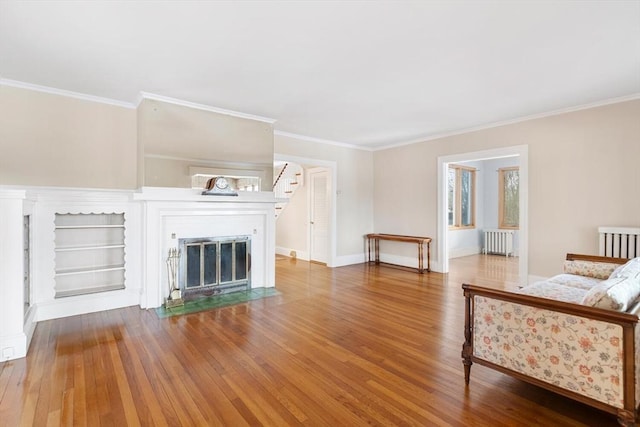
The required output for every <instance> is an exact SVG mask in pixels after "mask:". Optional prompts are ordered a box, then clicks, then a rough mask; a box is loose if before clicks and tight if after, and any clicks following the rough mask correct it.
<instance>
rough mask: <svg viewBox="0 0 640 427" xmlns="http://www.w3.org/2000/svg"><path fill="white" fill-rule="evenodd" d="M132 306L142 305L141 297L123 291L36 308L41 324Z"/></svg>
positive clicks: (78, 297) (55, 302)
mask: <svg viewBox="0 0 640 427" xmlns="http://www.w3.org/2000/svg"><path fill="white" fill-rule="evenodd" d="M132 305H140V295H139V294H136V293H134V292H127V291H126V290H121V291H111V292H101V293H95V294H90V295H78V296H73V297H66V298H59V299H56V300H53V301H47V302H43V303H38V304H36V307H35V308H36V310H37V311H36V314H37V316H36V319H37V320H38V321H39V322H40V321H42V320H49V319H58V318H62V317H69V316H77V315H78V314H87V313H95V312H97V311H104V310H113V309H116V308H123V307H130V306H132Z"/></svg>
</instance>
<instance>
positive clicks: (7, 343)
mask: <svg viewBox="0 0 640 427" xmlns="http://www.w3.org/2000/svg"><path fill="white" fill-rule="evenodd" d="M27 347H28V346H27V336H26V335H25V334H24V333H19V334H13V335H6V336H3V337H0V362H4V361H7V360H13V359H19V358H21V357H25V356H26V355H27Z"/></svg>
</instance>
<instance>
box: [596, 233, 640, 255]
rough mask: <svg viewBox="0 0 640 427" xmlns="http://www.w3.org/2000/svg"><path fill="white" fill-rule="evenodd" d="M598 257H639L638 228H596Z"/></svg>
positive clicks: (639, 237) (639, 234)
mask: <svg viewBox="0 0 640 427" xmlns="http://www.w3.org/2000/svg"><path fill="white" fill-rule="evenodd" d="M598 233H600V255H601V256H609V257H614V258H636V257H640V228H633V227H598Z"/></svg>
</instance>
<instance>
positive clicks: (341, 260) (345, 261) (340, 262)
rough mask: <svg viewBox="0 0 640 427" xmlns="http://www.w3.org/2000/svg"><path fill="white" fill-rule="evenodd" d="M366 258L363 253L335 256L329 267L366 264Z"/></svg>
mask: <svg viewBox="0 0 640 427" xmlns="http://www.w3.org/2000/svg"><path fill="white" fill-rule="evenodd" d="M366 261H367V259H366V256H365V254H364V253H361V254H353V255H342V256H337V257H336V259H335V262H334V263H333V265H330V266H329V267H344V266H345V265H354V264H362V263H364V262H366Z"/></svg>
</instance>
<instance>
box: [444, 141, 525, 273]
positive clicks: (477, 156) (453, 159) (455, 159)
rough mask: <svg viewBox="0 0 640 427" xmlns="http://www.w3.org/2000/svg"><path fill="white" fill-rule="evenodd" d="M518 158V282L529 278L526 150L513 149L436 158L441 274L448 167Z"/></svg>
mask: <svg viewBox="0 0 640 427" xmlns="http://www.w3.org/2000/svg"><path fill="white" fill-rule="evenodd" d="M513 156H518V157H519V162H520V173H519V180H520V200H519V203H520V218H519V220H520V228H519V242H518V256H519V263H518V267H519V273H518V274H519V281H520V284H521V285H526V284H527V282H528V277H529V270H528V269H529V146H528V145H516V146H512V147H503V148H496V149H492V150H483V151H475V152H470V153H462V154H453V155H449V156H439V157H438V207H437V209H438V215H437V218H438V241H437V248H436V251H437V256H438V264H439V270H440V272H441V273H448V272H449V241H448V230H449V226H448V221H447V169H448V167H449V163H460V162H470V161H478V160H488V159H496V158H502V157H513Z"/></svg>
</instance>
